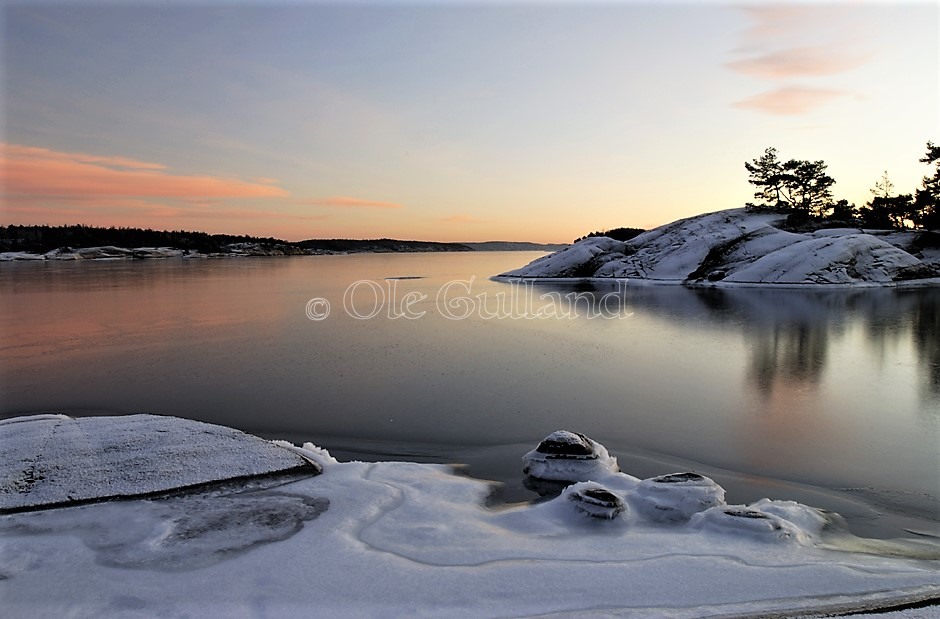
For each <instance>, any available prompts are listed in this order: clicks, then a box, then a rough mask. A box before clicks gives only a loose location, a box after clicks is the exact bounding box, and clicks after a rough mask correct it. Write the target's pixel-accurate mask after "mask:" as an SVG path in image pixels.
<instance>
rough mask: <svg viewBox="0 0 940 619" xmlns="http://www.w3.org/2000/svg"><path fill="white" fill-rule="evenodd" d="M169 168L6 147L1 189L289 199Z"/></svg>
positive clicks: (261, 187)
mask: <svg viewBox="0 0 940 619" xmlns="http://www.w3.org/2000/svg"><path fill="white" fill-rule="evenodd" d="M164 170H165V166H163V165H161V164H156V163H147V162H142V161H136V160H134V159H128V158H125V157H102V156H97V155H87V154H84V153H65V152H60V151H54V150H49V149H46V148H37V147H30V146H21V145H18V144H0V187H2V190H3V192H4V193H6V194H7V195H17V196H46V197H60V198H69V199H82V200H96V199H99V198H102V197H109V196H126V197H139V198H178V199H191V198H259V197H285V196H287V195H289V194H288V193H287V192H286V191H285V190H284V189H281V188H280V187H275V186H273V185H271V184H262V183H252V182H247V181H242V180H238V179H230V178H220V177H216V176H187V175H174V174H168V173H167V172H165V171H164Z"/></svg>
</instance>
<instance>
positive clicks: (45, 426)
mask: <svg viewBox="0 0 940 619" xmlns="http://www.w3.org/2000/svg"><path fill="white" fill-rule="evenodd" d="M320 470H321V467H320V465H319V464H318V463H316V462H315V461H314V460H313V459H312V458H309V457H307V456H306V455H305V454H304V453H302V452H301V453H298V452H297V451H291V450H288V449H284V448H283V447H280V446H278V445H275V444H273V443H271V442H269V441H265V440H263V439H260V438H258V437H256V436H252V435H250V434H245V433H244V432H240V431H238V430H234V429H232V428H226V427H224V426H217V425H212V424H208V423H202V422H198V421H190V420H186V419H177V418H174V417H162V416H157V415H127V416H122V417H84V418H80V419H72V418H70V417H66V416H64V415H36V416H31V417H14V418H13V419H8V420H0V471H2V477H0V513H5V512H16V511H23V510H29V509H36V508H40V507H49V506H62V505H74V504H78V503H82V502H89V501H101V500H106V499H115V498H122V499H123V498H128V497H133V496H143V495H152V494H156V493H160V492H166V491H170V490H178V489H185V488H192V487H195V486H201V485H204V484H208V483H213V482H219V481H226V480H233V479H245V478H250V477H256V476H262V475H268V476H270V475H276V474H283V475H287V474H295V473H296V474H306V475H315V474H317V473H319V472H320Z"/></svg>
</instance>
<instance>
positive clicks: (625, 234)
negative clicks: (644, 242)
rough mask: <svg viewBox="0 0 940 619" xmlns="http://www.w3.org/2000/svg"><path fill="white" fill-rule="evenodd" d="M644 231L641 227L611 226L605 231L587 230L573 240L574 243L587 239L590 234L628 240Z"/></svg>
mask: <svg viewBox="0 0 940 619" xmlns="http://www.w3.org/2000/svg"><path fill="white" fill-rule="evenodd" d="M644 232H646V230H644V229H643V228H612V229H610V230H607V231H606V232H600V231H596V232H589V233H588V234H585V235H584V236H582V237H578V238H576V239H575V240H574V242H575V243H577V242H578V241H583V240H584V239H589V238H591V237H592V236H606V237H610V238H612V239H615V240H617V241H629V240H630V239H632V238H633V237H635V236H639V235H641V234H643V233H644Z"/></svg>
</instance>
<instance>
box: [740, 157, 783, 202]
mask: <svg viewBox="0 0 940 619" xmlns="http://www.w3.org/2000/svg"><path fill="white" fill-rule="evenodd" d="M744 169H746V170H747V171H748V174H750V176H751V177H750V178H749V179H748V181H747V182H749V183H751V184H752V185H755V186H756V187H758V191H756V192H755V193H754V197H755V198H756V199H757V200H759V201H760V204H754V203H751V202H748V203H747V207H748V208H749V209H752V210H772V209H780V208H786V207H787V206H789V203H790V196H789V194H788V192H787V183H786V179H787V176H786V173H785V171H784V169H783V164H782V163H780V159H779V158H778V157H777V149H776V148H774V147H772V146H771V147H770V148H768V149H766V150H764V154H763V155H762V156H761V157H760V158H758V159H754V160H753V161H751V162H747V161H745V162H744Z"/></svg>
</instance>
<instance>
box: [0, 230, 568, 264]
mask: <svg viewBox="0 0 940 619" xmlns="http://www.w3.org/2000/svg"><path fill="white" fill-rule="evenodd" d="M564 247H567V245H566V244H550V243H531V242H525V241H522V242H515V241H485V242H475V243H442V242H437V241H411V240H398V239H389V238H381V239H307V240H304V241H296V242H295V241H284V240H282V239H275V238H271V237H253V236H233V235H227V234H208V233H205V232H193V231H184V230H179V231H168V230H162V231H158V230H142V229H139V228H114V227H111V228H98V227H92V226H82V225H74V226H16V225H10V226H0V261H4V262H10V261H24V260H87V259H123V258H137V259H146V258H170V257H177V256H182V257H197V258H198V257H222V256H295V255H297V256H299V255H322V254H346V253H393V252H454V251H557V250H559V249H562V248H564Z"/></svg>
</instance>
